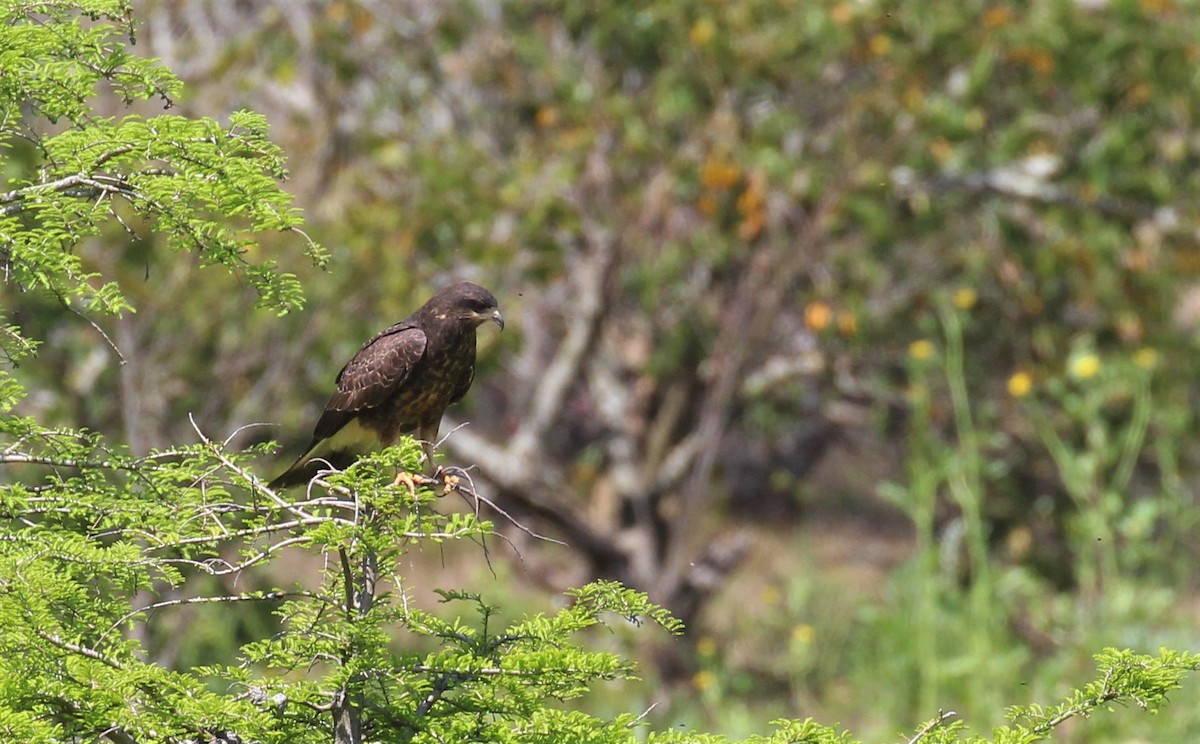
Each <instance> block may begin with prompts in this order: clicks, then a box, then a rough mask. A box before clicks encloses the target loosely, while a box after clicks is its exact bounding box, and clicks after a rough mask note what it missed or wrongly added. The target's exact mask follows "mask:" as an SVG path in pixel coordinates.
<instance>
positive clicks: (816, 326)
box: [804, 300, 833, 331]
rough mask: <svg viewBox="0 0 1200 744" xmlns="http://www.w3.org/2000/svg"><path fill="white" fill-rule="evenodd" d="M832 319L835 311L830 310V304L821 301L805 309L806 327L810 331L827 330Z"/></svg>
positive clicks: (809, 304) (810, 304)
mask: <svg viewBox="0 0 1200 744" xmlns="http://www.w3.org/2000/svg"><path fill="white" fill-rule="evenodd" d="M832 317H833V311H832V310H830V309H829V305H828V303H825V302H821V301H820V300H817V301H816V302H810V303H808V307H806V308H804V325H806V326H808V330H810V331H823V330H825V329H826V328H827V327H828V326H829V320H830V319H831V318H832Z"/></svg>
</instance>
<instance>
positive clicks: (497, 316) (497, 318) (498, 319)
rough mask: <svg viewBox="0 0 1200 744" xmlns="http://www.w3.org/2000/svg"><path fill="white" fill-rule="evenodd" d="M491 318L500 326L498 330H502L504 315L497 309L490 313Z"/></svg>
mask: <svg viewBox="0 0 1200 744" xmlns="http://www.w3.org/2000/svg"><path fill="white" fill-rule="evenodd" d="M492 320H493V321H495V323H496V325H498V326H500V330H502V331H503V330H504V316H503V315H501V314H500V311H499V310H496V311H495V312H493V313H492Z"/></svg>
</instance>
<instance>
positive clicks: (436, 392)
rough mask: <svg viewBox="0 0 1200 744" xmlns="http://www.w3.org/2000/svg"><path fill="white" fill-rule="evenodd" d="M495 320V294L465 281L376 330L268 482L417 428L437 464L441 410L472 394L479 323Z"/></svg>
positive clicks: (290, 480) (297, 478) (309, 472)
mask: <svg viewBox="0 0 1200 744" xmlns="http://www.w3.org/2000/svg"><path fill="white" fill-rule="evenodd" d="M489 320H490V321H494V322H495V323H496V325H498V326H500V329H501V330H503V329H504V316H502V315H501V314H500V310H499V308H498V307H497V305H496V298H495V297H493V296H492V293H491V292H489V291H487V290H486V289H484V288H483V287H481V286H479V285H478V284H472V283H471V282H459V283H458V284H452V285H450V286H449V287H446V288H445V289H443V290H442V291H441V292H438V293H437V294H436V295H434V296H433V297H432V298H431V299H430V300H429V301H428V302H426V303H425V304H424V305H422V306H421V309H419V310H417V311H416V312H415V313H413V314H412V315H411V316H409V317H408V318H407V319H406V320H402V321H400V322H399V323H397V324H396V325H394V326H392V327H390V328H386V329H384V330H382V331H380V332H379V333H377V334H375V336H374V337H373V338H372V339H371V340H369V341H367V342H366V343H365V344H363V345H362V348H360V349H359V350H358V353H356V354H355V355H354V357H353V358H351V359H350V361H349V362H347V363H346V366H345V367H343V368H342V371H341V372H339V373H338V376H337V382H336V384H337V391H336V392H335V393H334V394H333V396H332V397H331V398H330V399H329V403H327V404H326V405H325V412H324V413H322V414H321V418H320V419H319V420H318V421H317V426H316V428H315V429H314V431H313V438H312V442H311V443H310V444H309V445H308V448H307V449H306V450H305V451H304V454H302V455H300V457H298V458H297V459H296V461H295V462H294V463H292V466H291V467H290V468H288V469H287V470H286V471H285V472H284V473H282V474H281V475H280V476H279V477H278V478H276V479H275V480H273V481H271V482H270V483H269V484H268V486H269V487H270V488H286V487H288V486H294V485H298V484H301V483H307V482H308V481H309V480H311V479H312V477H313V476H314V475H315V474H316V473H317V472H318V471H319V470H321V469H323V468H326V467H328V466H329V465H332V466H334V467H337V468H344V467H346V466H347V465H349V464H351V463H352V462H354V460H355V459H357V457H358V456H360V455H362V454H363V453H364V452H366V451H370V450H371V449H381V448H383V447H386V446H389V445H391V444H394V443H395V442H396V439H397V438H398V437H399V436H400V435H401V434H407V433H409V432H412V431H416V432H417V437H418V438H419V439H421V440H422V441H423V442H424V446H425V454H426V457H427V458H429V463H430V464H432V462H433V451H432V446H433V442H434V440H436V439H437V434H438V427H439V426H440V425H441V422H442V414H443V413H445V411H446V408H447V407H448V406H450V404H451V403H456V402H458V401H459V400H461V399H462V397H463V396H464V395H466V394H467V390H468V389H469V388H470V387H471V380H472V379H473V378H474V376H475V329H476V328H478V327H479V326H480V325H482V324H483V323H485V322H487V321H489Z"/></svg>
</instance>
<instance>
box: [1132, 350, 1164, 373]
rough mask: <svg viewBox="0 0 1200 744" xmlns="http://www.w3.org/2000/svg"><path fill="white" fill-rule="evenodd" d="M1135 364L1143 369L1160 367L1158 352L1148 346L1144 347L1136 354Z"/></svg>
mask: <svg viewBox="0 0 1200 744" xmlns="http://www.w3.org/2000/svg"><path fill="white" fill-rule="evenodd" d="M1133 363H1134V364H1136V365H1137V366H1139V367H1141V368H1142V369H1154V368H1155V367H1157V366H1158V352H1157V351H1155V350H1154V349H1151V348H1150V347H1148V346H1143V347H1142V348H1140V349H1138V350H1137V351H1135V352H1134V354H1133Z"/></svg>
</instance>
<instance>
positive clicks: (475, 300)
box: [441, 282, 504, 330]
mask: <svg viewBox="0 0 1200 744" xmlns="http://www.w3.org/2000/svg"><path fill="white" fill-rule="evenodd" d="M441 295H443V296H444V297H445V299H446V301H447V305H448V307H447V308H446V311H447V312H446V314H447V315H449V316H451V317H454V318H457V319H458V320H460V321H462V322H463V323H465V324H467V325H468V326H470V327H471V328H478V327H479V326H481V325H483V324H484V323H486V322H487V321H489V320H490V321H492V322H493V323H495V324H496V325H498V326H500V330H504V316H503V315H501V314H500V307H499V305H498V304H497V303H496V298H495V297H494V296H492V293H491V292H489V291H487V290H486V289H484V288H483V287H481V286H479V285H478V284H472V283H471V282H459V283H458V284H453V285H451V286H449V287H447V288H446V289H444V290H442V292H441Z"/></svg>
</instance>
